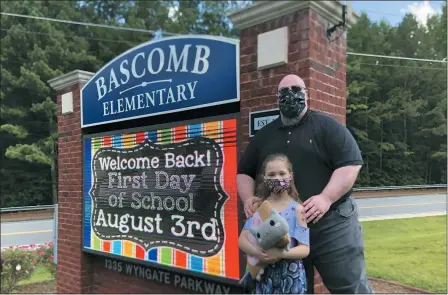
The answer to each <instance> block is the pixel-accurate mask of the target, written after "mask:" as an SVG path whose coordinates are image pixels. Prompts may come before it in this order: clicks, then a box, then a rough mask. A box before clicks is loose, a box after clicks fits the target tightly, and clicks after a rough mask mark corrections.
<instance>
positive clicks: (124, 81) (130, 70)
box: [81, 36, 244, 293]
mask: <svg viewBox="0 0 448 295" xmlns="http://www.w3.org/2000/svg"><path fill="white" fill-rule="evenodd" d="M238 103H239V44H238V41H235V40H232V39H226V38H219V37H216V38H215V37H207V36H183V37H174V38H167V39H163V40H160V41H154V42H148V43H145V44H142V45H140V46H138V47H135V48H132V49H131V50H129V51H127V52H125V53H123V54H122V55H120V56H118V57H117V58H115V59H114V60H112V61H111V62H110V63H108V64H107V65H106V66H105V67H103V68H102V69H101V70H100V71H99V72H98V73H96V74H95V75H94V76H93V77H92V78H91V79H90V80H89V82H87V83H86V84H85V86H84V88H83V89H82V91H81V125H82V128H83V129H84V132H83V133H84V136H83V163H84V164H83V165H84V168H83V183H84V184H83V185H84V189H83V194H84V215H83V220H84V222H83V249H84V251H86V252H89V253H92V254H94V255H96V256H97V258H98V259H102V261H103V263H104V266H105V267H106V268H108V269H110V270H112V271H117V272H120V273H122V274H123V275H130V276H136V277H139V278H140V279H143V280H152V281H156V282H159V283H162V284H169V285H172V286H174V287H176V288H180V289H182V290H184V291H187V292H194V293H231V292H238V291H239V289H238V288H239V287H238V286H237V282H238V280H239V279H240V277H241V274H242V270H243V268H244V263H241V259H242V258H241V257H240V254H239V250H238V231H239V227H240V224H239V216H240V215H239V210H240V208H239V207H238V200H237V191H236V182H235V177H236V166H237V151H238V141H237V126H238V122H237V120H238V115H239V114H238V112H228V111H227V113H225V111H224V110H226V109H225V108H222V105H223V104H238ZM202 108H203V111H201V113H200V114H201V115H200V116H197V115H195V116H194V118H192V117H193V116H192V115H191V114H190V115H185V114H186V113H187V112H188V110H194V109H202ZM235 109H237V108H235ZM238 109H239V108H238ZM196 114H197V113H196ZM210 114H213V116H212V115H210ZM216 114H218V115H216ZM167 116H169V120H167ZM151 118H152V121H151V122H152V123H151V124H145V120H148V121H149V119H151ZM155 118H161V121H163V122H165V123H163V124H157V123H155V124H154V123H153V122H154V119H155ZM187 118H188V120H185V119H187ZM136 119H139V121H138V122H139V124H137V125H138V126H140V127H135V125H134V128H132V129H129V128H128V129H126V123H127V122H125V121H128V120H136ZM162 119H163V120H162ZM167 122H168V123H167ZM93 126H95V127H94V128H95V131H94V132H95V133H92V132H89V130H93V129H92V128H93ZM105 126H107V129H106V128H104V127H105ZM111 126H112V127H111ZM102 128H104V129H102ZM101 130H102V131H103V132H102V131H101ZM106 130H107V132H106ZM110 130H112V131H110Z"/></svg>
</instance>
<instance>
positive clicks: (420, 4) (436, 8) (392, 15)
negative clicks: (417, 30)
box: [341, 1, 445, 25]
mask: <svg viewBox="0 0 448 295" xmlns="http://www.w3.org/2000/svg"><path fill="white" fill-rule="evenodd" d="M341 2H345V1H341ZM351 3H352V9H353V10H354V11H355V12H357V13H358V14H361V13H362V12H366V13H367V15H368V16H369V18H370V19H371V20H372V21H380V20H382V19H384V20H386V21H387V22H389V23H390V24H391V25H397V24H398V23H399V22H400V21H401V19H402V18H403V16H404V15H405V14H406V13H409V12H410V13H412V14H414V15H415V16H416V18H417V20H418V21H419V22H420V23H421V24H423V25H425V24H426V19H427V17H428V16H431V15H433V14H436V13H441V12H442V5H443V3H445V1H351Z"/></svg>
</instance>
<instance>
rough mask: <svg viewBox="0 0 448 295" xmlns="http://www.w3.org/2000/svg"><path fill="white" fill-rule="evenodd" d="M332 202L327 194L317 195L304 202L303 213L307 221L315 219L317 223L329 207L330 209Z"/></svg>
mask: <svg viewBox="0 0 448 295" xmlns="http://www.w3.org/2000/svg"><path fill="white" fill-rule="evenodd" d="M331 204H332V202H331V200H330V198H328V197H327V196H325V195H322V194H320V195H315V196H312V197H311V198H309V199H308V200H306V201H305V202H303V204H302V206H303V210H302V214H303V216H304V217H305V219H306V222H307V223H310V222H311V221H313V223H316V222H318V221H319V219H321V218H322V216H324V214H325V213H327V211H328V209H330V206H331Z"/></svg>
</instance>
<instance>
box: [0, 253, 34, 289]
mask: <svg viewBox="0 0 448 295" xmlns="http://www.w3.org/2000/svg"><path fill="white" fill-rule="evenodd" d="M1 255H2V257H1V293H11V292H12V291H13V290H14V288H15V287H16V286H17V283H18V282H19V281H21V280H25V279H29V278H30V277H31V275H32V274H33V271H34V268H35V265H36V263H37V260H36V258H37V257H36V255H35V253H34V252H33V251H29V250H25V249H21V248H13V247H10V248H9V249H5V250H3V251H2V253H1Z"/></svg>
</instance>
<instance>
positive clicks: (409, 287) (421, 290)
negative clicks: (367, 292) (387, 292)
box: [369, 277, 438, 294]
mask: <svg viewBox="0 0 448 295" xmlns="http://www.w3.org/2000/svg"><path fill="white" fill-rule="evenodd" d="M369 280H371V281H374V282H379V283H385V284H390V285H394V286H398V287H401V288H403V289H408V290H411V291H414V292H417V293H419V294H438V293H434V292H431V291H428V290H423V289H419V288H416V287H411V286H408V285H404V284H401V283H398V282H395V281H388V280H383V279H379V278H372V277H369Z"/></svg>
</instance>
